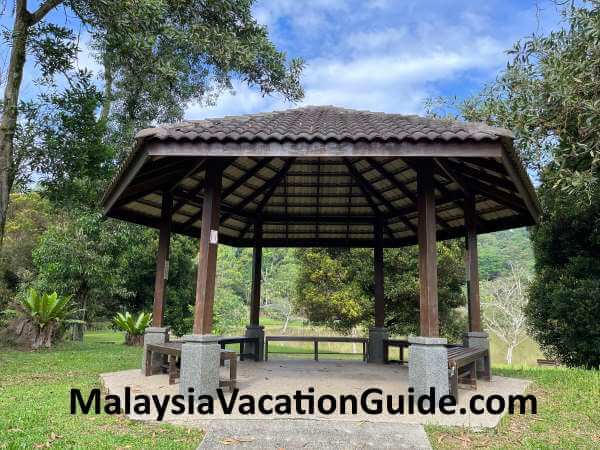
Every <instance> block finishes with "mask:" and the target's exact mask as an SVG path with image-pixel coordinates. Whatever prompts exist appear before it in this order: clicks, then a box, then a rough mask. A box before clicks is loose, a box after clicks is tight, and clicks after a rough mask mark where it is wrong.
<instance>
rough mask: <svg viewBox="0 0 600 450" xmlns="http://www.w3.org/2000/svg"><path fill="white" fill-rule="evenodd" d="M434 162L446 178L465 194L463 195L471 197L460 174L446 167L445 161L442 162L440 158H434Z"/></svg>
mask: <svg viewBox="0 0 600 450" xmlns="http://www.w3.org/2000/svg"><path fill="white" fill-rule="evenodd" d="M434 161H435V163H436V164H437V166H438V167H439V168H440V170H441V171H442V173H443V174H444V176H445V177H446V178H448V179H449V180H450V181H453V182H454V183H456V184H457V185H458V187H459V188H460V189H461V190H462V191H463V192H464V193H465V195H469V196H473V194H472V193H471V190H470V189H469V186H468V184H467V182H466V181H465V179H464V178H463V177H462V176H461V175H460V173H457V172H455V171H454V170H453V169H452V168H451V167H450V166H449V165H448V163H447V161H444V160H443V159H441V158H434Z"/></svg>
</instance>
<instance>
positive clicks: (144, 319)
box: [113, 311, 152, 345]
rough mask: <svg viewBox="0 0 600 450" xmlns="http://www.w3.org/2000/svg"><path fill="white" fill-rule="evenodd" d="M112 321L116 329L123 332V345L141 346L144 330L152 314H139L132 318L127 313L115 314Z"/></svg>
mask: <svg viewBox="0 0 600 450" xmlns="http://www.w3.org/2000/svg"><path fill="white" fill-rule="evenodd" d="M113 320H114V323H115V325H116V326H117V327H119V328H120V329H121V330H123V331H125V344H127V345H142V344H143V343H144V330H145V329H146V327H148V325H150V322H151V321H152V314H150V313H145V312H141V313H139V314H138V316H137V317H134V316H133V315H132V314H131V313H130V312H128V311H127V312H125V314H122V313H117V315H116V316H115V317H114V319H113Z"/></svg>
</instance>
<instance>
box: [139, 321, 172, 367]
mask: <svg viewBox="0 0 600 450" xmlns="http://www.w3.org/2000/svg"><path fill="white" fill-rule="evenodd" d="M169 330H170V328H169V327H148V328H146V330H145V331H144V354H143V356H142V373H143V372H144V371H145V367H146V345H148V344H164V343H165V342H169ZM162 358H163V356H162V355H159V354H153V355H152V369H153V370H158V368H159V367H160V365H161V364H162V362H163V360H162Z"/></svg>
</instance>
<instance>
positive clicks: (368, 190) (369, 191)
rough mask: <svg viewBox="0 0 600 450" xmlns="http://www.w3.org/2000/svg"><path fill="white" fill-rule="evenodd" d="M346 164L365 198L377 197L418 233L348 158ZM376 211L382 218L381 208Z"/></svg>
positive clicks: (345, 159) (345, 160) (409, 227)
mask: <svg viewBox="0 0 600 450" xmlns="http://www.w3.org/2000/svg"><path fill="white" fill-rule="evenodd" d="M344 162H345V164H346V167H348V170H349V171H350V175H352V177H353V178H354V179H355V180H356V182H357V183H358V186H359V187H360V188H361V190H362V191H364V193H365V197H366V198H367V200H369V199H371V195H372V196H374V197H376V198H377V199H378V200H379V201H380V202H381V203H383V205H384V206H385V207H386V208H387V209H388V211H390V212H391V213H393V214H395V216H397V217H398V218H399V219H400V220H401V221H402V222H403V223H404V225H406V226H407V227H408V229H410V230H411V231H413V232H414V233H415V234H416V233H417V228H416V227H415V226H414V225H413V224H412V223H411V222H410V220H408V219H406V217H404V215H402V214H399V212H400V211H399V210H398V208H396V207H395V206H394V205H392V203H391V202H390V201H389V200H388V199H386V198H385V197H384V196H383V195H382V194H381V193H379V191H377V189H375V188H374V187H373V186H371V185H370V184H369V182H368V181H367V180H365V178H364V177H363V176H362V175H361V174H360V173H359V172H358V171H357V170H356V167H354V165H353V164H352V162H351V161H350V160H349V159H348V158H344ZM371 202H372V200H370V201H369V203H371ZM376 211H377V212H378V213H377V214H376V215H377V216H378V217H381V213H380V211H379V208H377V210H376ZM374 212H375V211H374ZM386 226H387V225H386ZM388 230H389V227H388ZM392 236H393V234H392Z"/></svg>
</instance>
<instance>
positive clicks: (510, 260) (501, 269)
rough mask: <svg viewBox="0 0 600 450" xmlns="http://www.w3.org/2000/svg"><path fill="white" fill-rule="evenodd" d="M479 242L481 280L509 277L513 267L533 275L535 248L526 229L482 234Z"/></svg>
mask: <svg viewBox="0 0 600 450" xmlns="http://www.w3.org/2000/svg"><path fill="white" fill-rule="evenodd" d="M478 241H479V245H478V249H479V276H480V278H481V280H494V279H496V278H502V277H506V276H509V275H510V274H511V267H512V266H513V265H517V266H519V267H520V268H522V269H523V270H525V271H526V272H528V273H533V264H534V258H533V248H532V245H531V241H530V239H529V231H528V230H527V229H526V228H517V229H513V230H504V231H498V232H496V233H488V234H482V235H480V236H479V237H478Z"/></svg>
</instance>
